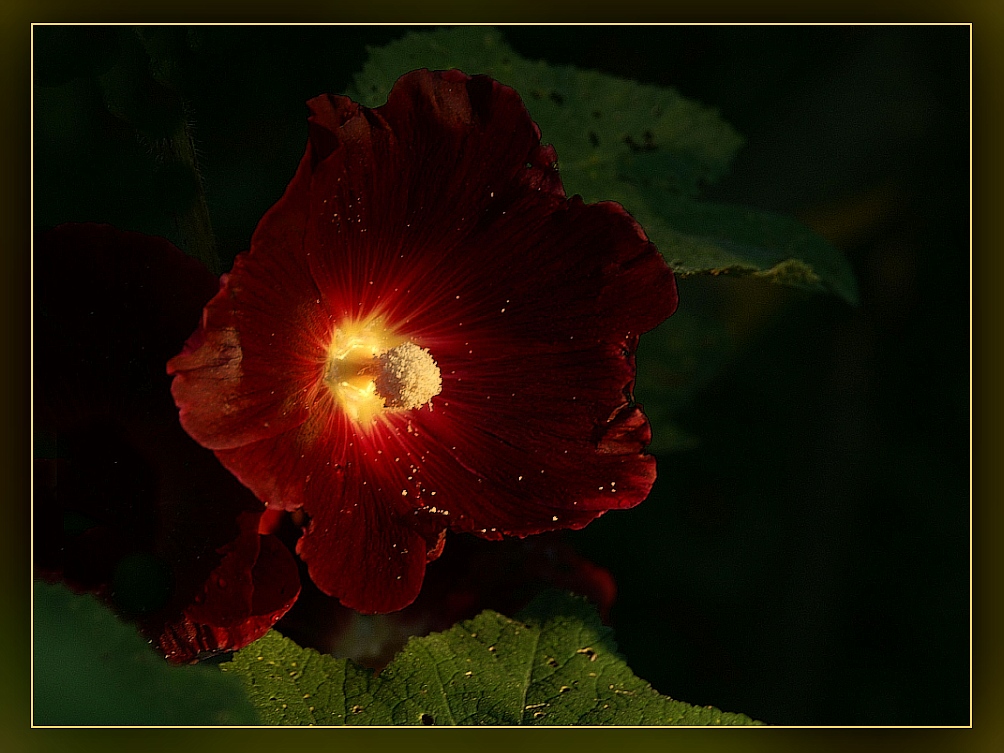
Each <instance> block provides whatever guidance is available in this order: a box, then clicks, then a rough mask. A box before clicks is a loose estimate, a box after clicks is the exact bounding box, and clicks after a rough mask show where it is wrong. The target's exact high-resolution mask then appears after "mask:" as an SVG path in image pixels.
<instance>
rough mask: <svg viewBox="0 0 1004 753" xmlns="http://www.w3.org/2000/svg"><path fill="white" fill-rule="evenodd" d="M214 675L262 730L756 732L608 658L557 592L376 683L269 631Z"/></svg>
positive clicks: (461, 628)
mask: <svg viewBox="0 0 1004 753" xmlns="http://www.w3.org/2000/svg"><path fill="white" fill-rule="evenodd" d="M221 668H222V669H223V670H224V671H226V672H228V673H234V674H236V675H238V676H240V677H241V678H242V679H243V681H244V683H245V686H246V687H247V690H248V693H249V695H250V697H251V700H252V702H253V703H254V705H255V706H256V708H257V709H258V712H259V714H260V715H261V717H262V719H263V720H265V722H266V723H269V724H298V725H313V724H351V725H408V724H410V725H423V724H424V725H433V724H437V725H453V724H461V725H580V724H581V725H588V724H610V725H667V724H677V725H680V724H683V725H721V724H756V722H754V721H753V720H751V719H750V718H749V717H746V716H743V715H742V714H732V713H725V712H722V711H719V710H718V709H716V708H712V707H705V708H700V707H695V706H690V705H689V704H686V703H681V702H680V701H675V700H673V699H671V698H668V697H666V696H663V695H660V694H659V693H657V692H656V691H655V690H653V689H652V687H651V686H650V685H649V684H648V683H646V682H645V681H644V680H642V679H640V678H638V677H636V676H635V675H634V674H633V673H632V672H631V670H630V668H628V666H627V664H625V663H624V661H623V659H621V658H620V657H619V656H618V655H617V653H616V644H615V643H614V641H613V636H612V633H611V631H610V630H609V629H608V628H606V627H603V626H602V625H601V624H600V621H599V618H598V617H597V615H596V612H595V610H594V609H593V608H592V607H590V606H589V605H588V604H587V603H586V602H585V601H583V600H581V599H577V598H575V597H572V596H568V595H562V594H557V593H550V594H546V595H545V596H544V597H542V598H540V599H538V600H536V601H535V602H534V603H533V604H531V605H530V606H529V607H528V608H527V609H526V610H524V611H523V612H522V613H520V615H519V619H510V618H508V617H504V616H503V615H501V614H498V613H497V612H492V611H490V610H489V611H485V612H482V613H481V614H480V615H478V616H477V617H475V618H474V619H472V620H468V621H466V622H461V623H459V624H457V625H456V626H454V627H453V628H451V629H450V630H447V631H445V632H442V633H433V634H432V635H429V636H426V637H424V638H413V639H412V640H411V641H409V642H408V645H407V646H405V648H404V649H403V650H402V651H401V653H400V654H398V656H397V657H396V658H395V659H394V660H393V661H392V662H391V663H390V665H388V666H387V668H386V669H384V670H383V672H381V673H380V674H378V675H375V674H374V673H373V672H372V671H370V670H366V669H362V668H360V667H358V666H357V665H355V664H353V663H352V662H351V661H348V660H345V659H335V658H333V657H331V656H325V655H321V654H319V653H317V652H316V651H313V650H311V649H303V648H300V647H299V646H297V645H296V644H295V643H293V642H292V641H290V640H288V639H287V638H283V637H282V636H280V635H279V634H278V633H276V632H275V631H272V632H270V633H268V634H267V635H266V636H265V637H264V638H262V639H261V640H259V641H257V642H256V643H254V644H252V645H250V646H248V647H247V648H245V649H243V650H242V651H239V652H238V653H237V654H235V656H234V658H233V661H232V662H230V663H229V664H224V665H222V667H221Z"/></svg>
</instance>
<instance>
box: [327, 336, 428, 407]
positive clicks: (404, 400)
mask: <svg viewBox="0 0 1004 753" xmlns="http://www.w3.org/2000/svg"><path fill="white" fill-rule="evenodd" d="M324 382H325V384H326V385H327V387H328V389H329V390H330V391H331V394H332V395H333V396H334V398H335V400H336V401H337V402H338V404H339V405H340V406H341V408H342V409H343V410H344V411H345V413H346V414H347V415H348V416H349V418H351V419H352V420H354V421H356V422H359V423H363V424H365V423H370V422H371V421H372V420H373V418H375V417H376V416H377V415H379V414H380V413H381V412H382V411H384V410H388V409H390V410H412V409H414V408H421V407H422V406H423V405H426V404H427V403H429V402H430V401H431V400H432V398H434V397H435V396H436V395H438V394H439V393H440V392H441V391H442V388H443V379H442V375H441V373H440V371H439V366H438V365H437V364H436V361H435V360H434V359H433V357H432V354H431V353H430V352H429V350H428V349H427V348H422V347H419V346H418V345H416V344H415V343H413V342H410V341H408V340H405V339H404V338H402V337H400V336H399V335H397V334H396V333H394V332H393V331H392V330H390V329H388V328H387V327H385V326H383V324H382V322H381V321H380V320H379V319H373V320H370V321H368V322H361V323H350V324H347V325H345V326H342V327H339V328H338V329H337V330H336V331H335V334H334V337H333V338H332V342H331V346H330V347H329V349H328V363H327V368H326V370H325V374H324Z"/></svg>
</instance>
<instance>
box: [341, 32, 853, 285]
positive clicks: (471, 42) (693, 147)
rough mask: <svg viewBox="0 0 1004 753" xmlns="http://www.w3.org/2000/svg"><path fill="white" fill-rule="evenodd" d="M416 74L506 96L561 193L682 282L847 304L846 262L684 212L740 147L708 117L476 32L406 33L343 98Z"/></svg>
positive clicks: (789, 224) (754, 227)
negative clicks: (791, 292) (722, 283)
mask: <svg viewBox="0 0 1004 753" xmlns="http://www.w3.org/2000/svg"><path fill="white" fill-rule="evenodd" d="M415 68H431V69H442V68H459V69H460V70H462V71H464V72H465V73H468V74H472V75H473V74H478V73H484V74H487V75H489V76H491V77H493V78H495V79H496V80H498V81H501V82H502V83H504V84H507V85H509V86H511V87H513V88H514V89H515V90H516V91H517V92H519V93H520V95H521V96H522V98H523V101H524V103H525V104H526V107H527V109H528V110H529V111H530V115H531V116H532V117H533V119H534V121H536V123H537V125H539V126H540V129H541V132H542V134H543V141H545V142H548V143H551V144H553V145H554V147H555V149H556V150H557V153H558V167H559V169H560V170H561V180H562V183H563V184H564V187H565V190H566V191H567V192H568V193H569V194H580V195H581V196H582V198H583V199H584V200H585V201H587V202H595V201H604V200H610V201H616V202H618V203H620V204H621V205H623V206H624V207H625V208H626V209H627V210H628V211H629V212H630V213H631V214H632V215H634V217H635V218H636V219H637V220H638V221H639V222H640V223H641V225H642V227H644V228H645V232H646V233H647V234H648V237H649V238H650V239H651V240H652V242H653V243H655V245H656V246H657V247H658V248H659V249H660V250H661V251H662V253H663V255H664V256H665V257H666V260H667V261H668V262H669V264H670V266H671V267H673V269H674V270H676V272H677V273H678V274H679V275H680V276H681V277H688V276H691V275H698V274H700V275H719V274H730V275H734V276H752V277H759V278H762V279H767V280H770V281H772V282H776V283H780V284H784V285H793V286H797V287H804V288H808V289H812V290H820V291H829V292H832V293H835V294H837V295H840V296H842V297H843V298H844V299H845V300H847V301H849V302H850V303H856V302H857V288H856V284H855V281H854V277H853V274H852V273H851V269H850V266H849V264H848V263H847V260H846V259H845V258H844V257H843V255H842V254H841V253H840V252H839V251H837V250H836V249H834V248H833V247H832V246H830V245H829V244H828V243H827V242H826V241H825V240H823V239H822V238H820V237H819V236H817V235H816V234H814V233H813V232H812V231H811V230H809V229H808V228H806V227H804V226H803V225H801V224H800V223H798V222H796V221H795V220H792V219H790V218H786V217H781V216H776V215H771V214H768V213H765V212H758V211H754V210H751V209H744V208H741V207H725V206H718V205H711V204H702V203H699V202H697V201H695V199H696V198H697V196H698V194H699V193H700V190H701V189H702V188H703V187H704V186H706V185H708V184H710V183H713V182H714V181H716V180H718V179H719V178H720V177H721V176H722V175H724V173H725V172H726V170H727V169H728V166H729V163H730V162H731V160H732V157H733V156H734V155H735V153H736V151H737V150H738V149H739V147H740V145H741V144H742V139H741V138H740V136H739V135H738V134H737V133H736V132H735V131H734V130H733V129H732V127H731V126H730V125H729V124H728V123H726V122H725V121H724V120H723V119H722V118H721V117H720V116H719V115H718V113H717V111H715V110H714V109H712V108H709V107H706V106H704V105H701V104H698V103H696V102H693V101H691V100H688V99H686V98H684V97H682V96H680V95H679V94H678V93H677V92H676V91H675V90H673V89H671V88H668V87H661V86H652V85H649V84H641V83H638V82H636V81H629V80H626V79H621V78H617V77H615V76H610V75H606V74H603V73H599V72H597V71H588V70H582V69H579V68H574V67H572V66H551V65H548V64H546V63H544V62H543V61H532V60H527V59H525V58H523V57H521V56H520V55H518V54H517V53H516V52H515V51H514V50H512V48H510V47H509V46H508V45H507V44H506V43H505V41H504V40H503V38H502V35H501V34H500V33H499V32H498V31H496V30H495V29H491V28H485V27H459V28H454V29H440V30H436V31H431V32H420V33H416V32H412V33H409V34H407V35H406V36H405V37H403V38H402V39H400V40H398V41H396V42H392V43H390V44H388V45H386V46H383V47H377V48H370V49H369V59H368V60H367V62H366V64H365V66H364V67H363V69H362V70H361V71H360V72H359V73H358V74H357V75H356V77H355V90H354V91H350V92H349V96H351V97H353V98H354V99H356V100H358V101H359V102H361V103H363V104H365V105H368V106H370V107H376V106H378V105H381V104H383V102H384V101H385V100H386V98H387V93H388V92H389V91H390V88H391V86H392V85H393V83H394V81H396V80H397V78H398V77H400V76H401V75H403V74H404V73H406V72H408V71H410V70H413V69H415Z"/></svg>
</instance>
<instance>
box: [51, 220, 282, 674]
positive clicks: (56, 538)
mask: <svg viewBox="0 0 1004 753" xmlns="http://www.w3.org/2000/svg"><path fill="white" fill-rule="evenodd" d="M34 251H35V262H36V265H37V268H38V269H39V270H44V272H43V273H41V274H39V275H38V277H37V278H36V301H37V308H36V317H35V352H34V355H35V373H36V376H37V381H36V386H37V389H36V403H35V408H36V410H35V427H34V428H35V431H36V435H37V436H38V437H40V438H43V439H45V440H46V441H47V442H50V443H51V444H52V447H53V453H52V454H54V455H56V454H58V458H59V459H58V460H48V459H40V460H37V461H36V466H37V467H39V468H40V469H46V468H55V467H56V466H57V465H58V468H59V472H58V474H56V473H52V474H46V475H39V476H38V479H39V481H40V483H39V484H37V486H36V489H35V500H34V504H35V531H34V534H35V540H36V544H37V546H36V562H37V567H38V570H37V572H38V573H39V574H40V575H42V576H43V577H47V578H49V579H61V580H64V581H66V582H68V583H69V584H70V585H71V586H73V587H75V588H77V589H78V590H85V591H91V592H94V593H96V594H98V595H99V596H101V597H102V598H104V599H105V600H106V601H108V602H109V603H110V604H111V605H112V606H113V607H115V608H116V609H118V610H120V611H121V612H123V613H124V614H125V616H127V617H130V618H131V619H134V620H136V621H137V622H138V623H139V626H140V629H141V630H142V631H143V633H144V634H145V635H147V636H148V637H149V638H150V639H151V641H152V642H154V643H155V644H157V645H158V646H159V647H160V648H161V649H162V650H163V651H164V652H165V654H167V655H168V656H169V658H171V659H172V660H174V661H189V660H192V659H195V658H197V657H198V656H200V655H202V654H205V653H207V652H216V651H221V650H230V649H235V648H240V647H241V646H243V645H245V643H246V642H248V641H250V640H253V639H254V638H256V637H258V636H259V635H261V634H262V633H263V632H264V631H265V630H267V629H268V627H269V626H270V625H271V624H272V622H274V620H275V619H278V617H279V616H281V615H282V614H283V613H285V612H286V611H287V610H288V609H289V607H290V606H291V605H292V603H293V601H294V600H295V599H296V596H297V593H298V591H299V578H298V574H297V572H296V563H295V560H294V558H293V557H292V554H291V553H290V552H289V550H288V549H287V548H286V547H285V546H283V545H282V544H281V543H280V542H279V541H278V540H277V539H275V538H274V537H272V536H259V534H258V532H257V528H258V524H259V519H260V517H261V514H262V512H263V507H262V505H261V503H260V502H259V501H258V500H256V499H255V498H254V497H253V495H251V494H250V493H249V492H248V491H247V490H246V489H245V488H244V487H242V486H241V485H240V484H239V483H237V481H236V480H235V479H234V478H233V477H232V476H231V474H229V473H228V472H227V471H226V470H225V469H224V468H222V467H221V466H220V464H219V462H218V461H217V460H216V458H215V457H214V456H213V455H212V453H211V452H208V451H207V450H205V449H203V448H201V447H199V446H198V444H196V443H195V442H193V441H192V440H191V438H190V437H189V436H188V435H186V434H185V432H184V431H182V429H181V427H180V426H179V425H178V421H177V411H176V408H175V406H174V405H173V404H172V401H171V397H170V391H169V386H170V385H169V379H168V377H167V375H166V374H165V373H164V363H165V362H166V360H167V358H168V357H169V356H170V355H171V354H173V353H176V352H177V350H178V348H179V346H180V344H181V343H182V342H183V341H184V338H185V336H186V334H188V333H189V332H190V331H191V328H192V326H194V325H195V324H196V323H197V322H198V320H199V312H200V311H201V310H202V307H203V306H204V305H205V304H206V301H207V300H208V299H209V298H210V297H211V296H212V295H213V294H214V292H215V291H216V290H217V289H218V287H219V283H218V281H217V280H216V279H215V278H214V277H213V275H211V274H210V273H209V272H208V271H207V270H206V269H205V268H204V267H203V266H202V265H201V264H199V263H198V262H196V261H194V260H192V259H190V258H188V257H186V256H184V254H182V253H181V252H180V251H179V250H178V249H176V248H175V247H174V246H172V245H171V244H170V243H168V242H167V241H165V240H163V239H158V238H150V237H148V236H143V235H139V234H137V233H126V232H121V231H118V230H116V229H114V228H112V227H109V226H99V225H63V226H60V227H58V228H56V229H55V230H53V231H51V232H49V233H45V234H42V235H40V236H39V237H38V239H37V241H36V244H35V249H34ZM73 527H77V528H80V529H81V530H80V531H79V532H75V531H74V530H73ZM220 578H222V579H223V582H224V583H225V584H229V585H227V586H224V587H220Z"/></svg>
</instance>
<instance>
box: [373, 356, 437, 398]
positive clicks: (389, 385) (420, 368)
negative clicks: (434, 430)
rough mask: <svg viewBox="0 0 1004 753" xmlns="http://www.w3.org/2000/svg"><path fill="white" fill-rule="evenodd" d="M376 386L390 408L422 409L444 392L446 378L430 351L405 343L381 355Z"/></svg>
mask: <svg viewBox="0 0 1004 753" xmlns="http://www.w3.org/2000/svg"><path fill="white" fill-rule="evenodd" d="M377 361H379V363H380V373H379V374H377V377H376V380H375V382H374V384H375V385H376V391H377V394H378V395H382V396H383V398H384V402H385V404H386V405H387V406H388V407H390V408H405V409H411V408H421V407H422V406H423V405H425V404H426V403H428V402H429V401H430V400H432V398H434V397H435V396H436V395H438V394H439V393H440V392H442V390H443V376H442V374H440V372H439V366H438V365H437V364H436V362H435V360H433V358H432V354H431V353H430V352H429V349H428V348H420V347H418V346H417V345H415V343H411V342H406V343H404V344H402V345H398V346H397V347H396V348H391V349H390V350H388V351H386V352H385V353H381V354H380V355H379V356H378V358H377Z"/></svg>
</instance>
